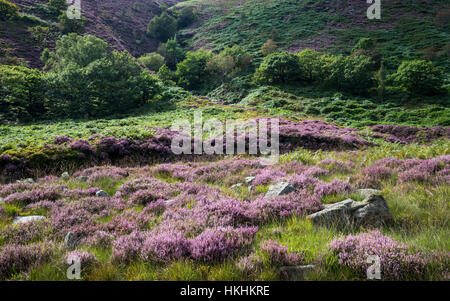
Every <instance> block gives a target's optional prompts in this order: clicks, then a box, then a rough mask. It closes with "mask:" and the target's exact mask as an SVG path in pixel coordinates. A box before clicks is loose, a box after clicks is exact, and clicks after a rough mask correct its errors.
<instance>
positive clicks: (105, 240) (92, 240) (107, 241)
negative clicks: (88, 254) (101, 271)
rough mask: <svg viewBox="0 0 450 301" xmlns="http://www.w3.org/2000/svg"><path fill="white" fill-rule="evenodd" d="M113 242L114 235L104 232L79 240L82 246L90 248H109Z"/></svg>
mask: <svg viewBox="0 0 450 301" xmlns="http://www.w3.org/2000/svg"><path fill="white" fill-rule="evenodd" d="M113 241H114V235H113V234H110V233H108V232H105V231H95V232H94V234H92V235H90V236H88V237H85V238H83V239H82V240H81V243H82V244H85V245H88V246H91V247H100V248H109V247H110V246H112V243H113Z"/></svg>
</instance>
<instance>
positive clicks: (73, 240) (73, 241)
mask: <svg viewBox="0 0 450 301" xmlns="http://www.w3.org/2000/svg"><path fill="white" fill-rule="evenodd" d="M77 245H78V237H77V236H76V235H75V233H73V232H69V233H67V234H66V237H64V246H65V247H66V249H67V250H74V249H75V248H76V247H77Z"/></svg>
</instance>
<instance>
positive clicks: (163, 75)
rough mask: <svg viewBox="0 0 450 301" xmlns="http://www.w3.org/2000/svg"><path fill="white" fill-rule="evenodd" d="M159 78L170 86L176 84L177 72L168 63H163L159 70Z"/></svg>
mask: <svg viewBox="0 0 450 301" xmlns="http://www.w3.org/2000/svg"><path fill="white" fill-rule="evenodd" d="M158 78H159V79H160V80H161V81H162V82H163V83H164V84H166V85H168V86H175V85H176V83H175V80H176V79H175V73H174V72H173V71H172V70H170V69H169V67H167V65H162V66H161V68H159V70H158Z"/></svg>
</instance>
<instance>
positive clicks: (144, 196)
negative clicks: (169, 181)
mask: <svg viewBox="0 0 450 301" xmlns="http://www.w3.org/2000/svg"><path fill="white" fill-rule="evenodd" d="M165 198H166V196H165V193H164V192H163V191H155V190H153V189H147V190H139V191H136V192H135V193H133V195H132V196H131V197H130V199H131V200H132V201H133V203H134V204H139V205H146V204H148V203H151V202H155V201H157V200H161V199H165Z"/></svg>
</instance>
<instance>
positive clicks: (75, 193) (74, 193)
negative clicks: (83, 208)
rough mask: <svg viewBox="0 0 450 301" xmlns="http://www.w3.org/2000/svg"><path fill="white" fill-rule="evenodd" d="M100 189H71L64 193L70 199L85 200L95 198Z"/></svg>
mask: <svg viewBox="0 0 450 301" xmlns="http://www.w3.org/2000/svg"><path fill="white" fill-rule="evenodd" d="M99 190H100V188H98V187H90V188H88V189H70V190H66V191H64V196H65V197H68V198H75V199H78V198H84V197H89V196H95V193H96V192H97V191H99Z"/></svg>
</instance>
